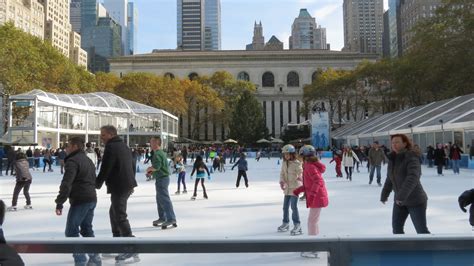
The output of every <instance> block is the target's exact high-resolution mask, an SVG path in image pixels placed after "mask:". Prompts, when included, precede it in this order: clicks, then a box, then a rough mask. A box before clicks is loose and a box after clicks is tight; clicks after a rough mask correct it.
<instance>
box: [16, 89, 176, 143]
mask: <svg viewBox="0 0 474 266" xmlns="http://www.w3.org/2000/svg"><path fill="white" fill-rule="evenodd" d="M9 110H10V112H9V126H10V129H9V135H8V138H9V139H8V140H9V141H10V142H15V141H17V140H19V139H22V140H23V141H26V142H29V143H37V144H38V145H39V146H42V147H44V148H59V147H62V146H63V145H64V144H66V143H67V141H68V140H69V139H70V138H72V137H75V136H80V137H83V138H84V139H85V140H86V142H91V143H93V144H95V145H99V144H100V138H99V136H100V127H102V126H104V125H113V126H115V127H116V128H117V130H118V134H119V135H120V136H122V137H123V138H124V139H125V140H126V141H127V143H128V144H129V145H130V146H132V147H133V146H146V145H147V143H149V139H150V137H151V136H156V135H160V136H161V137H162V139H163V144H164V148H165V149H166V147H167V146H168V143H169V142H171V141H174V140H176V139H177V138H178V118H177V117H176V116H174V115H172V114H170V113H168V112H166V111H164V110H160V109H156V108H153V107H149V106H146V105H143V104H140V103H136V102H133V101H129V100H126V99H123V98H121V97H119V96H116V95H114V94H111V93H107V92H95V93H87V94H71V95H69V94H54V93H47V92H44V91H41V90H33V91H30V92H28V93H23V94H19V95H14V96H11V97H10V99H9Z"/></svg>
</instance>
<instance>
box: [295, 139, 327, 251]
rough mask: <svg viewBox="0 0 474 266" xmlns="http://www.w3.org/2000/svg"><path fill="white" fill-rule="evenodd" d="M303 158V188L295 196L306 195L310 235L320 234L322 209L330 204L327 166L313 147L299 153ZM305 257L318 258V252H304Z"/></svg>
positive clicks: (296, 190)
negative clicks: (326, 178) (324, 174)
mask: <svg viewBox="0 0 474 266" xmlns="http://www.w3.org/2000/svg"><path fill="white" fill-rule="evenodd" d="M299 153H300V155H301V156H302V157H303V186H300V187H299V188H297V189H295V190H294V191H293V194H294V195H296V196H298V195H299V194H300V193H301V192H305V195H306V207H307V208H309V215H308V235H318V234H319V225H318V223H319V216H320V214H321V209H322V208H325V207H327V206H328V204H329V198H328V192H327V190H326V185H325V183H324V179H323V176H322V173H324V171H326V166H325V165H324V164H322V163H321V162H320V161H319V158H318V157H317V156H316V150H315V149H314V147H313V146H311V145H305V146H303V147H301V149H300V151H299ZM301 256H303V257H312V258H317V257H318V254H317V252H303V253H301Z"/></svg>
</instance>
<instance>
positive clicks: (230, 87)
mask: <svg viewBox="0 0 474 266" xmlns="http://www.w3.org/2000/svg"><path fill="white" fill-rule="evenodd" d="M198 81H199V82H200V83H202V84H204V85H207V86H209V87H211V88H212V89H214V90H215V91H216V92H217V93H218V95H219V98H220V99H221V100H222V101H223V102H224V107H223V109H222V110H217V112H214V113H213V117H212V121H213V123H219V122H220V123H221V124H222V125H223V126H224V129H225V131H228V130H229V124H230V121H231V119H232V112H233V110H234V109H235V105H236V103H237V101H238V100H239V99H240V97H241V95H242V93H243V92H244V91H250V92H252V93H253V92H255V90H256V88H255V85H254V84H253V83H251V82H248V81H242V80H236V79H235V78H234V77H233V76H232V74H230V73H229V72H226V71H217V72H215V73H214V74H213V75H212V76H210V77H207V76H202V77H200V78H199V79H198Z"/></svg>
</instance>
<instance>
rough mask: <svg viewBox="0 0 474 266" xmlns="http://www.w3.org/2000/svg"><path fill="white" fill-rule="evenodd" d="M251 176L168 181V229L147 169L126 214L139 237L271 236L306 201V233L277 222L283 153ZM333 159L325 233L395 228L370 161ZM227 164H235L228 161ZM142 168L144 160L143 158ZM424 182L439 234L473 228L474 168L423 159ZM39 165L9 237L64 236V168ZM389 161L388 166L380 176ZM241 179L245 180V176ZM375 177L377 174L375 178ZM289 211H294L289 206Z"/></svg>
mask: <svg viewBox="0 0 474 266" xmlns="http://www.w3.org/2000/svg"><path fill="white" fill-rule="evenodd" d="M248 161H249V171H248V176H249V183H250V187H249V188H245V186H244V184H243V182H242V183H241V186H240V188H239V189H236V188H235V179H236V176H237V170H234V171H231V170H230V169H229V168H228V169H227V171H226V172H225V173H213V174H212V180H211V181H207V179H206V187H207V190H208V195H209V200H204V199H203V198H202V191H201V189H200V187H199V188H198V199H197V200H196V201H191V200H190V197H191V195H192V190H193V185H194V182H193V181H190V180H189V173H190V171H188V173H187V176H186V182H187V185H188V194H186V195H174V191H176V179H177V178H176V176H175V175H173V176H172V182H171V185H170V189H169V190H170V193H171V194H172V196H171V199H172V201H173V205H174V210H175V213H176V216H177V220H178V228H176V229H172V230H167V231H162V230H160V229H158V228H154V227H152V226H151V222H152V221H153V220H155V219H157V211H156V203H155V188H154V183H153V182H146V181H145V176H144V173H143V171H142V172H140V173H138V174H137V181H138V183H139V185H138V187H137V188H136V190H135V193H134V194H133V195H132V196H131V198H130V200H129V202H128V215H129V220H130V224H131V226H132V231H133V233H134V234H135V235H136V236H137V237H157V238H162V239H190V238H192V239H200V238H206V239H225V238H232V239H239V238H259V237H264V238H269V237H288V238H291V237H307V236H305V234H306V233H307V226H306V220H307V215H308V210H307V209H306V205H305V202H303V201H300V203H299V211H300V219H301V221H302V225H303V231H304V235H303V236H290V235H289V233H277V232H276V228H277V227H278V226H279V225H280V224H281V220H282V210H281V209H282V200H283V194H282V192H281V190H280V187H279V184H278V179H279V171H280V166H281V165H278V164H277V159H271V160H268V159H266V158H264V159H261V160H260V162H256V161H255V160H254V159H249V160H248ZM323 162H324V163H325V164H326V166H327V172H326V173H325V174H324V178H325V180H326V186H327V189H328V192H329V206H328V207H327V208H325V209H324V210H323V211H322V213H321V221H320V230H321V235H328V236H346V235H352V236H368V237H370V236H381V235H386V236H390V235H391V212H392V204H391V203H392V200H393V197H392V196H393V194H392V195H391V197H390V199H389V203H387V205H383V204H381V203H380V201H379V198H380V191H381V188H380V187H378V186H377V185H376V184H375V185H374V184H372V185H368V173H367V168H365V167H361V168H360V173H357V172H356V173H354V175H353V181H352V182H349V181H347V180H346V179H345V178H337V179H336V178H335V170H334V164H331V165H329V164H328V163H329V160H328V159H323ZM227 166H228V167H229V165H227ZM140 168H141V170H143V169H144V166H143V165H141V166H140ZM422 170H423V176H422V184H423V187H424V189H425V190H426V192H427V194H428V197H429V201H428V210H427V220H428V228H429V230H430V231H431V232H432V233H434V234H469V235H470V234H472V231H471V227H470V226H469V223H468V214H466V213H463V212H461V210H460V209H459V207H458V203H457V198H458V196H459V195H460V193H461V192H463V191H464V190H466V189H470V188H473V187H474V171H473V170H466V169H461V175H454V174H453V173H452V171H450V170H445V176H444V177H438V176H437V174H436V169H435V168H426V167H423V169H422ZM32 173H33V184H32V185H31V189H30V193H31V197H32V205H33V207H34V209H33V210H23V209H22V208H21V207H22V206H23V205H24V203H25V199H24V196H23V195H22V194H20V197H19V201H18V206H19V207H20V208H19V209H20V210H19V211H17V212H11V213H7V217H6V221H5V224H4V231H5V236H6V238H7V241H8V240H12V239H15V238H21V239H24V238H30V239H34V238H50V237H52V238H56V239H60V238H63V237H64V228H65V223H66V217H67V211H68V207H69V206H68V205H69V204H68V203H66V204H65V209H64V214H63V216H56V215H55V213H54V209H55V203H54V200H55V198H56V196H57V192H58V188H59V184H60V181H61V178H62V176H61V175H60V173H59V169H58V168H57V167H56V168H55V169H54V173H43V172H42V171H39V172H37V171H35V172H32ZM385 175H386V168H385V167H383V169H382V176H385ZM383 180H385V178H383ZM242 181H243V180H242ZM374 183H375V180H374ZM14 185H15V181H14V177H12V176H2V177H0V198H1V199H3V200H4V201H5V202H6V204H10V202H11V197H12V191H13V187H14ZM109 204H110V200H109V196H108V195H107V194H106V189H105V187H104V188H102V190H100V191H99V192H98V205H97V208H96V210H95V217H94V223H93V224H94V231H95V234H96V237H102V238H104V237H105V238H108V237H111V232H110V224H109V218H108V208H109ZM290 217H291V211H290ZM405 232H406V234H415V231H414V228H413V225H412V223H411V220H410V219H408V220H407V223H406V226H405ZM140 257H141V260H142V261H141V262H140V263H138V264H137V265H157V264H160V265H225V264H231V265H310V264H311V265H326V262H327V258H326V257H325V255H323V256H322V258H321V259H317V260H314V259H306V258H301V257H300V256H299V254H298V253H245V254H141V255H140ZM22 258H23V259H24V261H25V263H26V264H27V265H72V264H73V259H72V257H71V255H69V254H46V255H37V254H22ZM113 262H114V261H113V260H104V261H103V265H113V264H114V263H113Z"/></svg>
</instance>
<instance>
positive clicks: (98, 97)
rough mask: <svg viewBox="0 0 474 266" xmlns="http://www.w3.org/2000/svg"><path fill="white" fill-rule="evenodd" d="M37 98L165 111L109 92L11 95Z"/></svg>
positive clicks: (79, 105)
mask: <svg viewBox="0 0 474 266" xmlns="http://www.w3.org/2000/svg"><path fill="white" fill-rule="evenodd" d="M35 98H38V99H39V100H40V101H44V102H50V103H52V104H57V105H65V106H68V105H69V106H70V105H71V104H74V105H76V108H83V109H86V110H95V111H106V112H125V113H135V114H158V113H162V112H163V111H162V110H161V109H157V108H154V107H150V106H147V105H144V104H141V103H137V102H133V101H130V100H127V99H124V98H122V97H120V96H117V95H115V94H113V93H109V92H93V93H85V94H56V93H50V92H44V91H42V90H32V91H30V92H26V93H22V94H17V95H13V96H11V97H10V99H11V100H26V99H35ZM168 115H171V114H168ZM171 116H173V115H171Z"/></svg>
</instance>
